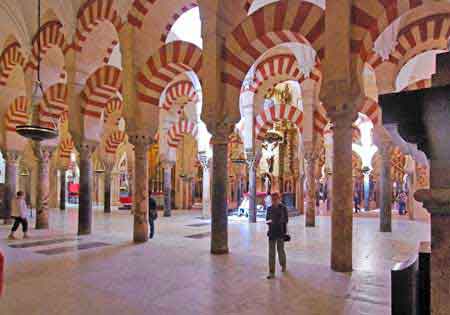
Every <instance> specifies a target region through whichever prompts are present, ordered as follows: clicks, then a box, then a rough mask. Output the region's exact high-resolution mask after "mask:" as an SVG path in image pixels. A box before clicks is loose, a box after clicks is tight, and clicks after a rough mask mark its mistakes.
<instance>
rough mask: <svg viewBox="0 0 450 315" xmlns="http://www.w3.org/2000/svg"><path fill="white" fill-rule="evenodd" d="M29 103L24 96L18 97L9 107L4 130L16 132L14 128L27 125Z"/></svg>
mask: <svg viewBox="0 0 450 315" xmlns="http://www.w3.org/2000/svg"><path fill="white" fill-rule="evenodd" d="M29 106H30V101H29V100H28V98H27V97H26V96H19V97H17V98H16V99H14V101H13V102H12V103H11V104H10V105H9V107H8V111H7V112H6V115H5V118H4V119H5V128H6V130H7V131H10V132H14V133H15V132H16V127H17V126H19V125H25V124H27V123H28V118H29V115H28V107H29Z"/></svg>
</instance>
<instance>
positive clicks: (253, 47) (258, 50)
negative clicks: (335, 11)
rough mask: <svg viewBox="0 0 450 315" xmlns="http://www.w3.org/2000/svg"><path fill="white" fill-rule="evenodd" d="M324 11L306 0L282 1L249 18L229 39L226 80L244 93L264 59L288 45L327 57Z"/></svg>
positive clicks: (224, 78)
mask: <svg viewBox="0 0 450 315" xmlns="http://www.w3.org/2000/svg"><path fill="white" fill-rule="evenodd" d="M324 18H325V17H324V11H323V10H322V9H321V8H320V7H318V6H316V5H314V4H312V3H309V2H305V1H279V2H276V3H273V4H269V5H267V6H264V7H263V8H261V9H260V10H258V11H257V12H255V13H254V14H252V15H251V16H249V17H247V18H246V19H245V20H244V21H243V22H242V23H241V24H240V25H239V26H238V27H237V28H236V29H235V30H234V31H233V32H232V33H231V34H230V35H229V36H228V37H227V39H226V42H225V70H224V73H223V78H222V79H223V81H224V83H226V84H227V85H229V86H231V87H234V88H235V89H238V91H240V89H241V86H242V83H243V80H244V78H245V76H246V74H247V72H248V71H249V70H250V67H251V66H252V65H253V64H254V63H255V61H256V60H258V58H259V57H260V56H262V55H263V53H264V52H266V51H267V50H268V49H271V48H273V47H276V46H277V45H279V44H282V43H286V42H299V43H304V44H309V45H311V46H312V47H313V48H314V49H315V50H316V52H317V54H318V57H319V58H321V57H323V54H324V36H323V33H324V28H325V19H324Z"/></svg>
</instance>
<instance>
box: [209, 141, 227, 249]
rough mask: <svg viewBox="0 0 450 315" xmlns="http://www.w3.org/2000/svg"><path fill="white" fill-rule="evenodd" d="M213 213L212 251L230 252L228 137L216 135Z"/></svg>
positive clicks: (214, 145) (213, 142) (214, 146)
mask: <svg viewBox="0 0 450 315" xmlns="http://www.w3.org/2000/svg"><path fill="white" fill-rule="evenodd" d="M211 142H212V146H213V159H212V160H213V162H212V164H213V165H212V167H213V174H214V176H213V179H212V186H213V187H212V207H211V208H212V214H211V253H212V254H215V255H221V254H227V253H228V201H227V189H228V166H227V164H228V139H227V137H217V136H214V137H213V138H212V139H211Z"/></svg>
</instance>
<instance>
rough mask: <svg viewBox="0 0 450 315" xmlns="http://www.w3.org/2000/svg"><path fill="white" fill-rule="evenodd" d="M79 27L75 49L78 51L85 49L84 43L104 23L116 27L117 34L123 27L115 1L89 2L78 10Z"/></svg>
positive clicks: (88, 0)
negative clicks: (97, 26) (96, 27)
mask: <svg viewBox="0 0 450 315" xmlns="http://www.w3.org/2000/svg"><path fill="white" fill-rule="evenodd" d="M77 18H78V25H77V29H76V32H75V39H74V43H73V47H74V49H75V50H77V51H81V50H82V48H83V46H82V45H83V42H85V41H86V39H87V36H88V34H89V33H91V32H92V30H93V29H94V28H95V26H96V25H97V24H98V23H100V22H102V21H109V22H110V23H111V24H112V25H114V27H115V29H116V31H117V33H119V32H120V29H121V28H122V26H123V23H122V19H121V17H120V14H119V11H118V10H117V9H116V8H115V7H114V0H87V1H86V2H85V3H84V4H83V5H82V6H81V7H80V9H79V10H78V14H77Z"/></svg>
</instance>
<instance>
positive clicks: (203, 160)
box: [198, 153, 211, 170]
mask: <svg viewBox="0 0 450 315" xmlns="http://www.w3.org/2000/svg"><path fill="white" fill-rule="evenodd" d="M198 161H199V162H200V165H201V166H202V167H203V170H208V169H209V167H210V166H211V159H210V158H209V157H208V156H207V155H206V154H202V153H200V154H199V155H198Z"/></svg>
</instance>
